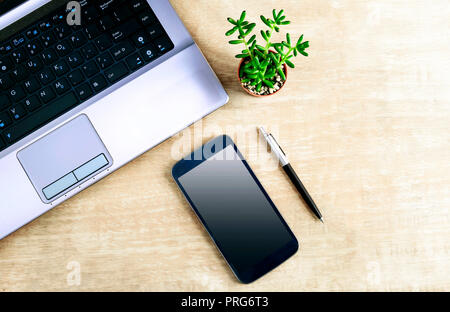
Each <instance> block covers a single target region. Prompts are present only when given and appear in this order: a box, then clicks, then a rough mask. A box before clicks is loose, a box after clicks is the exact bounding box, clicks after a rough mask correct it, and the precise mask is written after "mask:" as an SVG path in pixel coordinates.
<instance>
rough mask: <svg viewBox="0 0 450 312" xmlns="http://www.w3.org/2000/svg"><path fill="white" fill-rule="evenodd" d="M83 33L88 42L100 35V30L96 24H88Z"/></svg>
mask: <svg viewBox="0 0 450 312" xmlns="http://www.w3.org/2000/svg"><path fill="white" fill-rule="evenodd" d="M84 32H85V33H86V35H87V37H88V39H89V40H92V39H94V38H95V37H97V36H98V35H100V34H101V32H100V29H99V28H98V26H97V25H96V24H90V25H88V26H87V27H86V28H85V29H84Z"/></svg>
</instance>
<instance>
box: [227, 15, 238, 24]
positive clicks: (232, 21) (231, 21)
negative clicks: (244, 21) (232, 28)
mask: <svg viewBox="0 0 450 312" xmlns="http://www.w3.org/2000/svg"><path fill="white" fill-rule="evenodd" d="M227 20H228V21H229V22H230V23H231V24H233V25H237V22H236V21H235V20H234V19H232V18H231V17H228V18H227Z"/></svg>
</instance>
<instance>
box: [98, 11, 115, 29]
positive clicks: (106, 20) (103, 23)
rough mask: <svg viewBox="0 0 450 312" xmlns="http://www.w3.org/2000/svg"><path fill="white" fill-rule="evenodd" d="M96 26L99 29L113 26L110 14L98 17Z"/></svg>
mask: <svg viewBox="0 0 450 312" xmlns="http://www.w3.org/2000/svg"><path fill="white" fill-rule="evenodd" d="M98 26H99V27H100V29H101V30H103V31H106V30H109V29H111V28H113V27H114V20H113V19H112V17H111V16H109V15H106V16H103V17H102V18H100V20H99V21H98Z"/></svg>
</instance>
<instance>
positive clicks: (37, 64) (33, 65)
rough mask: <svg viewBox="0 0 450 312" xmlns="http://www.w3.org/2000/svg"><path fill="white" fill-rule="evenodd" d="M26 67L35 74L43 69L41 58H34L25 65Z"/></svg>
mask: <svg viewBox="0 0 450 312" xmlns="http://www.w3.org/2000/svg"><path fill="white" fill-rule="evenodd" d="M25 67H26V68H27V69H28V70H30V71H31V72H33V73H35V72H37V71H39V70H40V69H41V68H42V62H41V60H40V59H39V58H37V57H34V58H32V59H30V60H29V61H28V62H26V63H25Z"/></svg>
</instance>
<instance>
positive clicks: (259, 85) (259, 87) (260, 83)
mask: <svg viewBox="0 0 450 312" xmlns="http://www.w3.org/2000/svg"><path fill="white" fill-rule="evenodd" d="M261 87H262V81H259V82H258V85H257V86H256V91H257V92H259V91H261Z"/></svg>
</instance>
